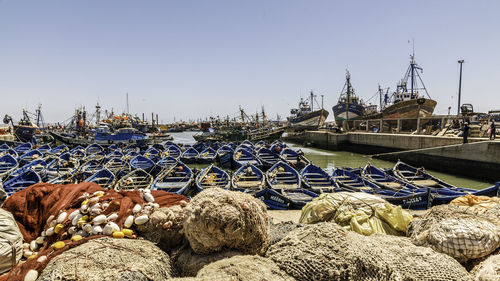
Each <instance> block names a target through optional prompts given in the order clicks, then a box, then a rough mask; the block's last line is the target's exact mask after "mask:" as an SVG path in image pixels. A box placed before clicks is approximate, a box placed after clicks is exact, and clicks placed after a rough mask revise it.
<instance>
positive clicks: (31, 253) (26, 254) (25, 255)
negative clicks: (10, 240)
mask: <svg viewBox="0 0 500 281" xmlns="http://www.w3.org/2000/svg"><path fill="white" fill-rule="evenodd" d="M32 255H33V252H32V251H30V250H26V251H24V252H23V256H24V257H25V258H28V257H30V256H32Z"/></svg>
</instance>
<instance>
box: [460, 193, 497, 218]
mask: <svg viewBox="0 0 500 281" xmlns="http://www.w3.org/2000/svg"><path fill="white" fill-rule="evenodd" d="M450 205H454V206H457V207H458V208H459V209H460V210H463V211H466V212H468V213H473V214H484V213H486V212H488V211H489V210H491V209H493V208H495V207H498V206H500V198H499V197H489V196H476V195H472V194H467V195H465V196H461V197H458V198H455V199H453V200H452V201H451V202H450Z"/></svg>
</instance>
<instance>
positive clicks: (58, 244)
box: [52, 241, 66, 251]
mask: <svg viewBox="0 0 500 281" xmlns="http://www.w3.org/2000/svg"><path fill="white" fill-rule="evenodd" d="M64 246H66V244H65V243H64V242H63V241H57V242H56V243H54V244H53V245H52V248H54V250H56V251H57V250H60V249H62V248H64Z"/></svg>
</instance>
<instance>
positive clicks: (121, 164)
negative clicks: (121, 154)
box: [104, 158, 132, 180]
mask: <svg viewBox="0 0 500 281" xmlns="http://www.w3.org/2000/svg"><path fill="white" fill-rule="evenodd" d="M104 168H106V169H108V170H110V171H111V172H112V173H113V174H114V175H115V177H116V179H117V180H118V179H121V178H122V177H123V176H125V175H126V174H128V173H130V171H132V168H131V167H130V164H129V162H128V161H127V160H124V159H122V158H111V159H109V160H108V161H107V162H106V164H105V165H104Z"/></svg>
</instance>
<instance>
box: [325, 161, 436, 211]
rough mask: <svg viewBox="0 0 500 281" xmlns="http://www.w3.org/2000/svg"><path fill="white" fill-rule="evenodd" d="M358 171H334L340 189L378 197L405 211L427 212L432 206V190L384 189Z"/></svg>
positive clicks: (339, 169)
mask: <svg viewBox="0 0 500 281" xmlns="http://www.w3.org/2000/svg"><path fill="white" fill-rule="evenodd" d="M358 173H359V172H358V171H349V170H347V169H341V168H337V169H335V171H334V174H333V179H334V181H335V182H336V183H337V185H338V186H339V188H340V189H343V190H345V191H355V192H360V191H361V192H366V193H370V194H374V195H378V196H380V197H381V198H383V199H385V200H387V201H388V202H389V203H391V204H394V205H399V206H401V207H402V208H405V209H412V210H425V209H427V208H429V207H430V206H431V204H432V201H433V197H432V196H431V193H430V189H428V188H424V189H416V190H410V189H406V188H405V189H400V190H396V191H395V190H389V189H382V188H380V187H379V186H378V185H377V184H375V183H373V182H371V181H368V180H365V179H363V178H362V177H361V176H359V174H358Z"/></svg>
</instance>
